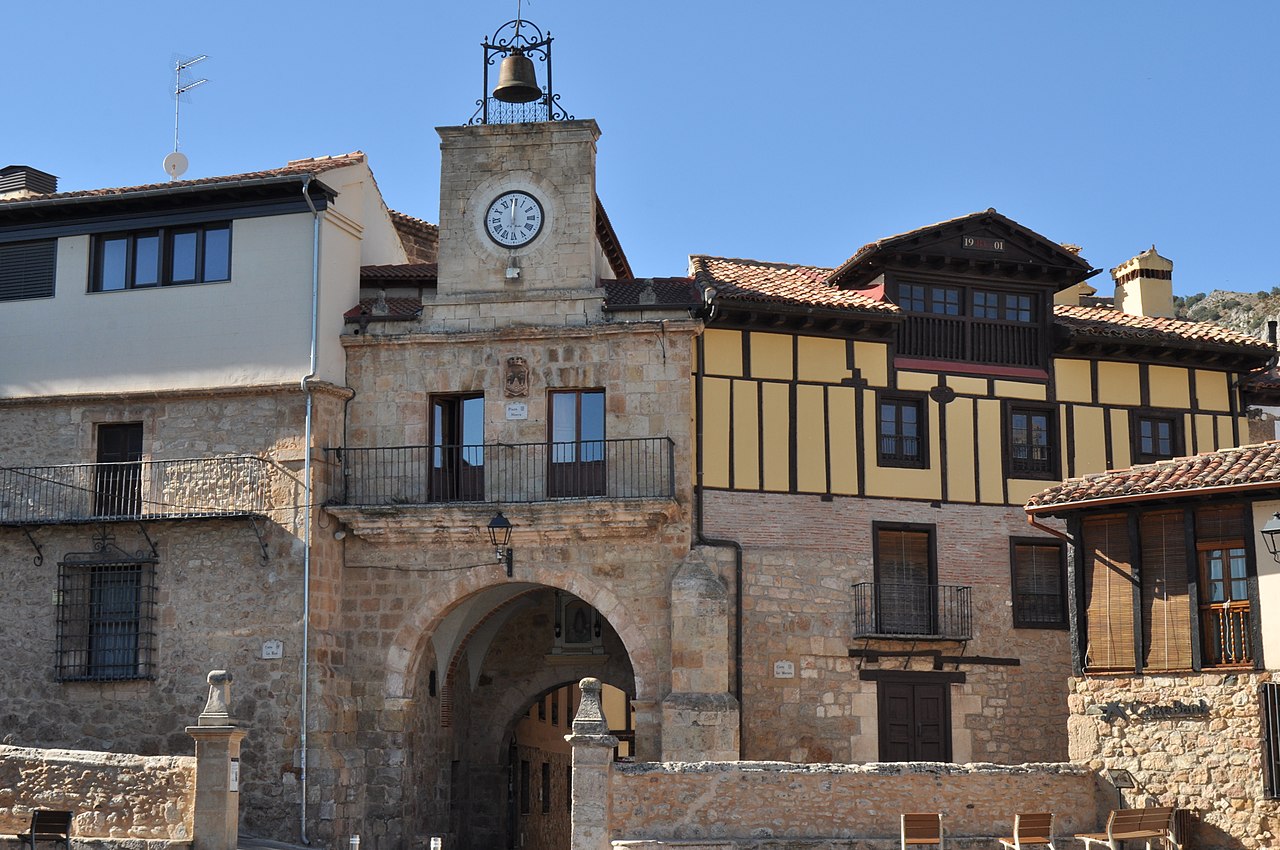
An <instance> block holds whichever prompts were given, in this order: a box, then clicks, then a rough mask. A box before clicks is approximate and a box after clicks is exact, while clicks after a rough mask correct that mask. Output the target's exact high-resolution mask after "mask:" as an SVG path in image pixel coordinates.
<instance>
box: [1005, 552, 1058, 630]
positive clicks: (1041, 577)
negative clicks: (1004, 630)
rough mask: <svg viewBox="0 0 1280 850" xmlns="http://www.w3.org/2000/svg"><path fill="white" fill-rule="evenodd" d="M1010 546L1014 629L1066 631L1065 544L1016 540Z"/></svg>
mask: <svg viewBox="0 0 1280 850" xmlns="http://www.w3.org/2000/svg"><path fill="white" fill-rule="evenodd" d="M1010 545H1011V547H1012V556H1011V562H1012V566H1013V626H1014V628H1018V629H1065V628H1066V627H1067V605H1066V559H1065V556H1064V553H1063V548H1062V544H1060V543H1054V542H1051V541H1045V540H1031V539H1017V538H1015V539H1014V540H1013V541H1012V542H1011V544H1010Z"/></svg>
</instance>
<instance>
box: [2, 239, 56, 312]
mask: <svg viewBox="0 0 1280 850" xmlns="http://www.w3.org/2000/svg"><path fill="white" fill-rule="evenodd" d="M57 254H58V241H57V240H56V239H42V240H40V241H39V242H13V243H10V244H8V245H0V301H21V300H24V299H27V298H51V297H53V280H54V273H55V270H56V267H57Z"/></svg>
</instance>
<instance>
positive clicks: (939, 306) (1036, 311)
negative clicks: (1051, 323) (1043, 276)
mask: <svg viewBox="0 0 1280 850" xmlns="http://www.w3.org/2000/svg"><path fill="white" fill-rule="evenodd" d="M896 292H897V302H898V306H900V307H901V308H902V310H903V312H905V313H906V314H907V316H906V321H904V322H903V323H902V326H901V331H900V332H899V337H898V351H899V353H900V354H903V355H906V356H909V357H926V358H930V359H939V360H958V361H972V362H974V363H988V364H991V365H999V366H1027V367H1037V368H1044V365H1045V364H1044V361H1045V354H1046V351H1045V347H1044V345H1043V341H1044V340H1043V337H1044V335H1043V333H1042V330H1043V328H1042V327H1041V326H1042V325H1043V324H1044V321H1045V319H1046V316H1045V315H1043V313H1042V310H1041V301H1040V296H1039V295H1038V294H1037V293H1035V292H1017V291H1003V290H999V291H998V290H991V289H980V288H977V287H968V286H940V285H937V284H925V283H914V282H901V283H898V284H897V289H896Z"/></svg>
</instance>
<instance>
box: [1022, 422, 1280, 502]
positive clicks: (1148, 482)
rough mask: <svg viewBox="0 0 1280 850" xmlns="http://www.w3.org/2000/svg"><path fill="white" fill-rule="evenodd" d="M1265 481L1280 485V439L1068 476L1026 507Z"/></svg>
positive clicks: (1138, 497) (1263, 483) (1254, 484)
mask: <svg viewBox="0 0 1280 850" xmlns="http://www.w3.org/2000/svg"><path fill="white" fill-rule="evenodd" d="M1267 485H1273V486H1275V487H1276V488H1280V440H1272V441H1271V442H1267V443H1258V444H1257V445H1253V446H1241V447H1239V448H1233V449H1222V450H1220V451H1216V452H1206V453H1205V454H1198V455H1194V456H1192V457H1180V458H1174V459H1173V460H1162V461H1157V462H1156V463H1148V464H1143V465H1141V466H1135V467H1132V468H1130V469H1118V470H1114V471H1112V472H1103V473H1098V474H1096V475H1086V476H1084V477H1082V478H1068V479H1067V480H1066V481H1063V482H1062V483H1061V484H1057V485H1054V486H1053V487H1050V488H1049V489H1047V490H1044V491H1042V492H1040V493H1037V494H1036V495H1035V496H1032V497H1031V499H1030V500H1029V501H1028V502H1027V505H1026V509H1027V511H1028V512H1030V513H1055V512H1056V511H1055V510H1053V509H1055V508H1057V509H1063V508H1066V509H1071V508H1073V507H1081V508H1083V507H1088V506H1090V505H1091V504H1092V503H1095V502H1099V501H1102V500H1116V501H1124V500H1130V499H1131V500H1141V499H1144V498H1154V497H1158V496H1161V495H1166V494H1175V493H1184V492H1191V491H1197V490H1206V489H1213V488H1227V489H1229V488H1241V487H1265V486H1267Z"/></svg>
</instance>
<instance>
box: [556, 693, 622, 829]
mask: <svg viewBox="0 0 1280 850" xmlns="http://www.w3.org/2000/svg"><path fill="white" fill-rule="evenodd" d="M578 687H580V688H581V689H582V702H581V703H579V705H578V714H577V716H576V717H574V718H573V734H571V735H565V736H564V739H565V740H566V741H568V742H569V743H570V744H571V745H572V746H573V812H572V815H571V816H570V825H569V850H609V847H610V844H609V781H610V779H611V778H612V776H613V749H614V747H616V746H618V739H617V738H615V737H614V736H613V735H610V734H609V724H608V723H606V722H605V719H604V709H603V708H602V707H601V705H600V687H601V685H600V680H599V679H591V678H587V679H583V680H582V681H581V682H579V683H578Z"/></svg>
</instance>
